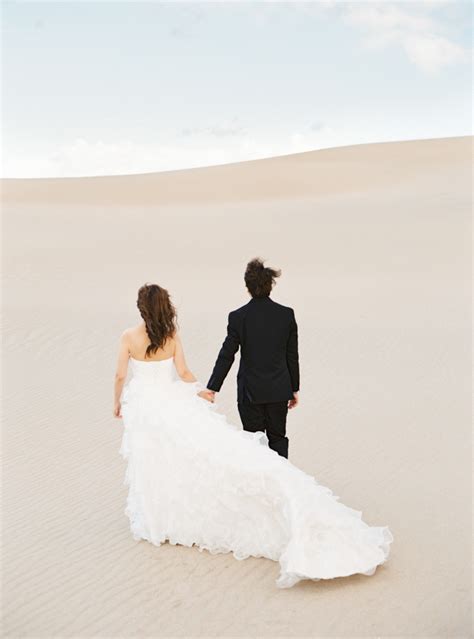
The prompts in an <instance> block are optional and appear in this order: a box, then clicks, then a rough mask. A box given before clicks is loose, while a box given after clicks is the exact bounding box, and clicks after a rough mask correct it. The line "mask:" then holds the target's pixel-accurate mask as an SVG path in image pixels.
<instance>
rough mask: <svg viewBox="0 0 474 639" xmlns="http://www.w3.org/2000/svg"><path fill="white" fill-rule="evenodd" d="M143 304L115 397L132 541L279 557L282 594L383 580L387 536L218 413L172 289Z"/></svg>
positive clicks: (123, 355)
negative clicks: (198, 372) (179, 324)
mask: <svg viewBox="0 0 474 639" xmlns="http://www.w3.org/2000/svg"><path fill="white" fill-rule="evenodd" d="M137 306H138V309H139V311H140V314H141V317H142V320H143V321H142V322H141V323H140V324H139V325H138V326H135V327H133V328H129V329H127V330H126V331H124V333H123V334H122V335H121V338H120V346H119V356H118V363H117V371H116V376H115V399H114V415H115V417H117V418H122V419H123V426H124V430H123V436H122V443H121V447H120V451H119V452H120V454H121V455H122V457H123V458H124V459H125V460H126V462H127V466H126V471H125V479H124V484H125V485H127V486H128V496H127V503H126V508H125V514H126V515H127V516H128V518H129V522H130V529H131V533H132V536H133V538H134V539H135V540H140V539H145V540H147V541H149V542H151V543H152V544H155V545H156V546H159V545H160V544H162V543H163V542H165V541H168V542H169V543H171V544H180V545H184V546H192V545H195V546H197V547H198V548H199V550H201V551H202V550H208V551H209V552H211V553H226V552H232V553H233V555H234V557H235V558H236V559H245V558H247V557H249V556H254V557H266V558H268V559H272V560H273V561H278V562H279V564H280V574H279V577H278V579H277V582H276V584H277V586H278V587H280V588H289V587H291V586H293V585H294V584H296V583H297V582H298V581H300V580H302V579H312V580H319V579H331V578H334V577H343V576H348V575H352V574H356V573H361V574H364V575H373V574H374V572H375V569H376V567H377V566H378V565H380V564H383V563H384V562H385V561H386V560H387V558H388V556H389V551H390V544H391V542H392V541H393V536H392V534H391V532H390V530H389V528H388V527H387V526H369V525H368V524H366V523H365V522H364V521H363V520H362V517H361V515H362V513H361V512H360V511H357V510H354V509H352V508H349V507H348V506H345V505H344V504H342V503H340V502H339V501H338V499H339V497H337V496H335V495H334V494H333V492H332V491H331V490H330V489H329V488H327V487H325V486H322V485H321V484H319V483H318V482H317V481H316V479H315V478H314V477H312V476H310V475H308V474H306V473H305V472H303V471H302V470H300V469H299V468H297V467H296V466H294V465H293V464H292V463H291V462H289V461H288V459H286V458H285V457H282V456H280V455H278V454H277V453H276V452H274V451H273V450H271V449H270V448H269V447H268V439H267V436H266V434H265V433H264V432H260V431H257V432H248V431H244V430H241V429H240V428H237V427H236V426H234V425H233V424H230V423H229V422H228V421H227V419H226V417H225V416H224V415H223V414H221V413H219V412H218V410H217V407H216V405H215V404H214V403H212V402H210V401H208V400H207V399H206V394H205V393H203V392H202V391H203V386H202V385H201V384H199V382H198V381H197V380H196V378H195V376H194V375H193V374H192V372H191V371H190V369H189V368H188V366H187V363H186V359H185V355H184V352H183V346H182V343H181V339H180V336H179V334H178V332H177V329H176V312H175V309H174V307H173V304H172V303H171V300H170V297H169V295H168V292H167V291H166V290H165V289H163V288H161V287H160V286H158V285H156V284H146V285H144V286H142V287H141V288H140V290H139V292H138V300H137ZM128 367H130V368H131V372H132V377H131V379H130V381H129V382H128V383H127V384H125V380H126V377H127V373H128ZM198 393H201V395H198Z"/></svg>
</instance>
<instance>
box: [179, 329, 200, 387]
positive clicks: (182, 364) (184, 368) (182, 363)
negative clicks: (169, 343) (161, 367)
mask: <svg viewBox="0 0 474 639" xmlns="http://www.w3.org/2000/svg"><path fill="white" fill-rule="evenodd" d="M174 340H175V351H174V364H175V366H176V370H177V372H178V375H179V376H180V377H181V379H182V380H183V382H196V381H197V379H196V378H195V377H194V375H193V374H192V373H191V371H190V370H189V368H188V365H187V364H186V360H185V358H184V350H183V345H182V343H181V339H180V337H179V335H178V333H176V334H175V336H174Z"/></svg>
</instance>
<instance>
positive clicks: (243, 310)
mask: <svg viewBox="0 0 474 639" xmlns="http://www.w3.org/2000/svg"><path fill="white" fill-rule="evenodd" d="M248 307H249V304H248V303H247V304H244V305H243V306H239V308H236V309H234V310H233V311H230V313H229V317H231V316H232V317H241V316H242V315H245V313H246V312H247V309H248Z"/></svg>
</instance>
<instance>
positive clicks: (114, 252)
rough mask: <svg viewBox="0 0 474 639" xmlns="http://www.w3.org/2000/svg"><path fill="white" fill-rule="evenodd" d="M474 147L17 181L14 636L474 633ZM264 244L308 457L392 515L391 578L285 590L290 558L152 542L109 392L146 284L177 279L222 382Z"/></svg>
mask: <svg viewBox="0 0 474 639" xmlns="http://www.w3.org/2000/svg"><path fill="white" fill-rule="evenodd" d="M471 145H472V139H471V138H468V137H465V138H451V139H440V140H425V141H413V142H400V143H383V144H374V145H360V146H354V147H345V148H339V149H329V150H324V151H315V152H311V153H301V154H298V155H294V156H284V157H279V158H272V159H268V160H258V161H252V162H245V163H241V164H233V165H225V166H218V167H208V168H202V169H191V170H186V171H176V172H169V173H157V174H146V175H133V176H113V177H95V178H62V179H44V180H42V179H41V180H40V179H32V180H22V179H9V180H3V181H2V184H1V186H2V204H3V206H2V212H3V240H4V242H3V267H4V268H3V291H2V292H3V307H4V333H3V371H2V378H3V391H4V404H3V405H4V411H3V412H4V427H3V449H4V473H3V484H4V506H3V518H2V519H3V550H4V557H3V634H4V636H6V637H45V638H46V637H47V638H52V637H81V638H82V637H315V636H334V637H336V636H337V637H351V638H353V637H356V636H357V637H373V636H388V635H390V636H405V637H406V636H417V637H427V636H442V637H467V636H470V566H469V563H468V557H470V531H471V528H470V525H471V521H470V493H469V485H470V481H469V480H470V469H471V467H470V455H469V442H470V392H469V391H470V389H469V387H468V383H467V382H468V379H469V374H470V358H469V353H468V348H467V345H468V343H469V335H470V313H469V308H470V307H469V295H470V288H469V265H470V259H469V257H470V248H469V243H468V231H469V223H470V216H469V213H470V202H471V199H470V198H471ZM255 255H261V256H262V257H266V258H268V261H269V264H273V265H275V266H279V267H281V268H282V270H283V277H282V279H281V281H280V282H279V283H278V285H277V288H276V290H275V293H274V298H275V299H276V300H278V301H281V302H282V303H286V304H289V305H291V306H293V307H294V308H295V309H296V313H297V318H298V322H299V327H300V344H301V365H302V404H301V407H300V408H298V410H297V411H295V412H294V413H292V414H291V416H290V419H289V437H290V458H291V460H292V461H293V462H294V463H296V464H297V465H298V466H300V467H301V468H303V469H304V470H305V471H307V472H310V473H312V474H314V475H315V476H316V477H317V479H318V480H319V481H320V482H321V483H322V484H325V485H327V486H329V487H331V488H332V489H333V490H334V492H335V493H336V494H337V495H339V496H340V499H341V501H342V502H343V503H346V504H348V505H349V506H351V507H353V508H356V509H358V510H362V511H363V517H364V519H365V520H366V521H367V522H368V523H370V524H372V525H385V524H387V525H389V526H390V529H391V531H392V532H393V534H394V537H395V541H394V544H393V546H392V553H391V557H390V560H389V562H388V563H387V564H386V565H384V566H382V567H380V568H379V569H378V570H377V572H376V574H375V575H374V576H373V577H365V576H362V575H359V576H354V577H350V578H344V579H336V580H331V581H327V582H316V583H303V584H300V585H298V586H296V587H295V588H292V589H290V590H285V591H281V590H278V589H277V588H276V587H275V583H274V582H275V579H276V577H277V574H278V566H277V564H275V563H273V562H270V561H267V560H263V559H249V560H245V561H243V562H238V561H236V560H235V559H234V558H233V557H231V556H228V555H216V556H212V555H210V554H208V553H205V552H204V553H200V552H198V551H197V550H196V549H189V548H182V547H174V546H170V545H164V546H162V547H161V548H156V547H153V546H151V545H150V544H147V543H146V542H139V543H137V542H134V541H133V540H132V538H131V536H130V533H129V529H128V522H127V520H126V517H125V515H124V514H123V508H124V505H125V487H124V486H123V485H122V480H123V474H124V465H123V461H122V459H121V458H120V456H119V453H118V450H119V446H120V437H121V423H120V421H118V420H114V419H113V418H112V416H111V408H112V404H111V402H112V381H113V380H112V378H113V373H114V366H115V357H116V346H117V341H118V337H119V335H120V333H121V331H122V330H123V329H124V328H125V327H126V326H128V325H131V324H133V323H135V322H137V321H138V319H139V317H138V314H137V311H136V308H135V299H136V290H137V288H138V286H139V285H141V284H142V283H143V282H145V281H157V282H159V283H160V284H162V285H164V286H166V287H168V288H169V290H170V291H171V292H172V294H173V297H174V301H175V302H176V304H177V306H178V310H179V320H180V326H181V333H182V336H183V342H184V345H185V348H186V351H187V359H188V360H189V363H190V365H191V367H192V368H193V370H194V371H195V372H196V374H197V375H198V377H199V378H200V379H201V380H202V381H204V382H205V381H207V377H208V375H209V372H210V369H211V366H212V364H213V361H214V358H215V355H216V353H217V349H218V348H219V346H220V343H221V341H222V339H223V337H224V331H225V323H226V317H227V312H228V311H229V310H230V309H232V308H235V307H236V306H238V305H240V304H242V303H244V302H245V301H246V294H245V291H244V288H243V281H242V271H243V267H244V265H245V263H246V261H247V260H248V259H249V258H250V257H254V256H255ZM235 370H236V367H235V368H234V369H233V371H232V372H231V376H230V377H229V379H228V381H227V382H226V384H225V387H224V390H223V392H222V393H221V397H220V399H219V403H220V406H221V409H222V410H223V411H225V412H226V413H227V415H228V416H229V418H231V419H233V420H238V415H237V411H236V408H235V405H234V402H235V394H236V393H235Z"/></svg>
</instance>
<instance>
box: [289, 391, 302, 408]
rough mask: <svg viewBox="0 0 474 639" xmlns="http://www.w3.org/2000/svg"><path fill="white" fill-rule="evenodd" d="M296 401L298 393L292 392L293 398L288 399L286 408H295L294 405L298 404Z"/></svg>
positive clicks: (297, 400)
mask: <svg viewBox="0 0 474 639" xmlns="http://www.w3.org/2000/svg"><path fill="white" fill-rule="evenodd" d="M298 402H299V397H298V393H293V399H290V401H289V402H288V408H296V406H298Z"/></svg>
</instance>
